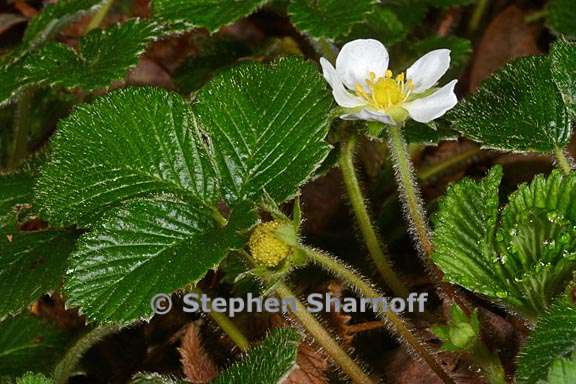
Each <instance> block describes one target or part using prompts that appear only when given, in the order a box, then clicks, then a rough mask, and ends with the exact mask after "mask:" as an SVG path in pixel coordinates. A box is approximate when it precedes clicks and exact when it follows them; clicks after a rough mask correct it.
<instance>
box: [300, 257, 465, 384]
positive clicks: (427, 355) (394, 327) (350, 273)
mask: <svg viewBox="0 0 576 384" xmlns="http://www.w3.org/2000/svg"><path fill="white" fill-rule="evenodd" d="M302 249H303V250H304V251H305V252H306V254H307V255H308V257H310V259H311V260H312V261H313V262H315V263H316V264H318V265H319V266H320V267H322V268H324V269H326V270H327V271H329V272H331V273H333V274H334V275H336V276H337V277H339V278H340V279H342V281H343V282H344V283H345V284H346V285H347V286H348V287H350V288H352V289H354V290H355V291H357V292H358V293H359V294H360V295H362V296H363V297H365V298H370V299H379V298H381V297H383V296H382V295H381V294H380V293H379V292H378V291H377V290H375V289H374V288H373V287H372V284H370V283H369V282H368V281H366V280H365V279H364V278H363V277H362V276H360V275H359V274H357V273H356V272H355V271H354V270H353V269H352V268H351V267H349V266H347V265H345V264H344V263H342V262H340V261H339V260H337V259H336V258H333V257H331V256H329V255H327V254H325V253H324V252H321V251H318V250H316V249H312V248H309V247H305V246H303V247H302ZM378 307H379V308H378V315H379V316H380V317H381V318H382V320H384V321H385V323H386V324H387V325H389V327H388V328H389V329H390V330H391V331H392V332H394V333H396V334H397V335H398V336H399V337H400V339H401V340H402V341H404V342H405V343H406V345H407V346H408V348H409V349H410V350H411V351H413V352H414V353H415V354H416V355H418V357H420V358H421V359H422V360H424V361H425V362H426V363H427V364H428V366H429V367H430V368H431V369H432V370H433V371H434V372H435V373H436V374H437V375H438V377H440V378H441V379H442V381H443V382H444V383H447V384H454V380H453V379H452V378H451V377H450V376H449V375H448V374H447V373H446V372H445V371H444V369H442V366H441V365H440V363H439V362H438V361H437V360H436V359H435V358H434V356H433V354H432V352H431V351H429V350H428V348H427V347H426V345H425V344H424V343H423V342H422V341H420V340H419V339H418V337H417V336H415V335H414V334H413V332H412V331H411V329H410V326H409V325H408V324H407V322H406V321H405V320H404V319H402V318H401V317H400V316H399V315H397V314H396V313H394V312H392V311H386V310H384V309H383V308H381V306H378Z"/></svg>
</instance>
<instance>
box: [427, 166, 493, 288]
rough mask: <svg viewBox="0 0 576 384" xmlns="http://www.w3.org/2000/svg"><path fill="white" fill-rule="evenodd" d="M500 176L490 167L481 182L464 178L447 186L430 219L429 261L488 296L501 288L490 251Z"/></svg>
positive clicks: (467, 285) (456, 280)
mask: <svg viewBox="0 0 576 384" xmlns="http://www.w3.org/2000/svg"><path fill="white" fill-rule="evenodd" d="M501 179H502V168H500V167H494V168H493V169H492V170H491V171H490V173H489V174H488V176H486V178H484V179H483V180H482V181H479V182H475V181H473V180H470V179H464V180H462V181H460V182H459V183H457V184H455V185H452V186H450V188H449V189H448V191H447V192H446V194H445V196H444V197H443V199H442V200H441V202H440V204H439V208H438V213H437V215H436V216H435V218H434V223H435V231H434V237H433V243H434V253H433V255H432V260H433V261H434V263H435V264H436V265H438V266H439V267H440V269H442V271H443V272H444V274H445V275H444V278H445V279H447V280H448V281H450V282H452V283H455V284H459V285H461V286H463V287H466V288H467V289H470V290H472V291H476V292H482V293H484V294H487V295H491V296H498V295H500V292H501V291H502V286H501V284H500V281H499V278H498V275H497V273H495V271H494V269H495V264H496V263H495V261H496V255H495V254H494V253H493V252H491V248H492V237H493V235H494V231H495V230H496V223H497V219H498V207H499V199H498V188H499V186H500V180H501Z"/></svg>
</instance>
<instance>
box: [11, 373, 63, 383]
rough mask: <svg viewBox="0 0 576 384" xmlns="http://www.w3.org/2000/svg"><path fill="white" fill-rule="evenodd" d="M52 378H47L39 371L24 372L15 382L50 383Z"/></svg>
mask: <svg viewBox="0 0 576 384" xmlns="http://www.w3.org/2000/svg"><path fill="white" fill-rule="evenodd" d="M52 383H54V380H52V379H49V378H47V377H46V376H44V375H43V374H41V373H31V372H29V373H26V374H25V375H24V376H22V377H20V378H18V379H17V380H16V384H52Z"/></svg>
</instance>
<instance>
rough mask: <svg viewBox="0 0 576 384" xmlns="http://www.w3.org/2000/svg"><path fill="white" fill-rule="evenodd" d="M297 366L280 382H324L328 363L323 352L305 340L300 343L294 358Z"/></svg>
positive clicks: (307, 383) (283, 383)
mask: <svg viewBox="0 0 576 384" xmlns="http://www.w3.org/2000/svg"><path fill="white" fill-rule="evenodd" d="M296 363H297V368H296V369H294V370H293V371H292V372H291V373H290V375H288V377H287V378H286V379H285V380H284V381H283V382H282V384H326V383H328V379H327V378H326V370H327V369H328V366H329V363H328V359H327V358H326V356H324V354H323V352H322V351H321V350H320V349H318V348H317V347H315V346H314V345H310V344H308V343H306V342H302V343H300V346H299V347H298V356H297V358H296Z"/></svg>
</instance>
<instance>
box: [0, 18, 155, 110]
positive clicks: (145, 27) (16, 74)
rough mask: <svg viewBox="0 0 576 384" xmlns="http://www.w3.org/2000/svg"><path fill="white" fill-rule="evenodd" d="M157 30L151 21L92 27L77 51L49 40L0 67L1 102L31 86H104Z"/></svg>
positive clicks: (123, 70)
mask: <svg viewBox="0 0 576 384" xmlns="http://www.w3.org/2000/svg"><path fill="white" fill-rule="evenodd" d="M157 33H158V31H157V27H156V26H155V25H154V24H151V23H148V22H144V21H139V20H129V21H127V22H125V23H122V24H117V25H115V26H113V27H111V28H109V29H106V30H101V29H98V30H93V31H92V32H90V33H89V34H88V35H86V36H84V37H83V38H82V39H81V40H80V44H79V47H78V50H77V52H76V51H75V50H73V49H72V48H70V47H69V46H67V45H65V44H61V43H50V44H48V45H46V46H44V47H42V48H41V49H39V50H37V51H36V52H34V53H32V54H30V55H28V56H27V57H26V58H25V59H24V60H22V61H21V62H18V63H16V64H11V65H8V66H6V67H4V68H0V84H1V86H0V105H2V104H6V103H8V102H11V101H12V100H13V99H14V97H15V96H17V95H18V94H19V93H20V92H21V91H23V90H24V89H25V88H27V87H31V86H57V87H64V88H81V89H83V90H84V91H88V92H91V91H93V90H95V89H98V88H104V87H107V86H109V85H110V84H111V83H112V82H113V81H114V80H119V79H122V78H123V77H124V76H125V75H126V73H127V72H128V70H129V69H130V68H131V67H133V66H135V65H136V64H137V63H138V57H139V56H140V54H142V53H143V52H144V50H145V49H146V47H147V45H148V43H150V41H151V40H152V39H153V38H154V37H155V36H156V35H157ZM4 80H5V81H4Z"/></svg>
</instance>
